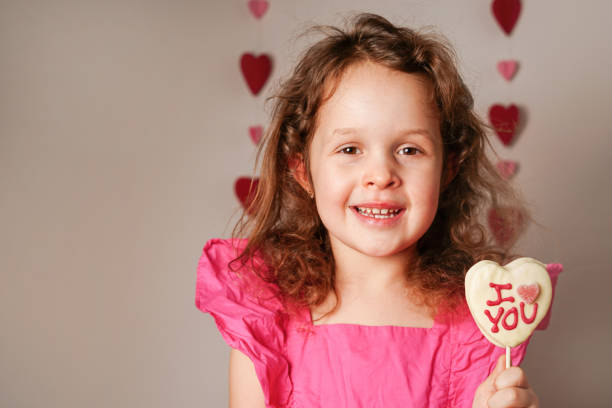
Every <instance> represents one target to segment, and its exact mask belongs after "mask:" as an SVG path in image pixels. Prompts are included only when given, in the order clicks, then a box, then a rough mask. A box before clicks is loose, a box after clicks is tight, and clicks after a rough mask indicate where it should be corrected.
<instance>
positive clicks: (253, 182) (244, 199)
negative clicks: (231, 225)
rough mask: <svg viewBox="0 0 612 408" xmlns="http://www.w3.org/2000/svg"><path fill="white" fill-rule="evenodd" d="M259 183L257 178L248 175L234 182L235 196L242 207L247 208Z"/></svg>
mask: <svg viewBox="0 0 612 408" xmlns="http://www.w3.org/2000/svg"><path fill="white" fill-rule="evenodd" d="M258 185H259V179H258V178H255V179H252V178H250V177H240V178H239V179H238V180H236V182H235V183H234V191H235V193H236V197H238V200H239V201H240V204H242V207H244V209H248V208H249V206H250V205H251V202H252V201H253V198H255V192H256V191H257V186H258Z"/></svg>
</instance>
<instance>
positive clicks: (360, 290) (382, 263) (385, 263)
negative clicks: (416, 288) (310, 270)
mask: <svg viewBox="0 0 612 408" xmlns="http://www.w3.org/2000/svg"><path fill="white" fill-rule="evenodd" d="M332 249H333V252H334V261H335V265H336V269H335V274H336V275H335V287H336V291H337V292H338V293H339V295H340V296H342V297H345V298H346V297H347V296H348V297H354V296H355V297H357V296H358V297H360V298H373V297H378V296H388V295H390V294H405V292H406V288H407V279H406V276H407V275H408V273H409V270H410V265H411V263H412V262H413V261H414V257H415V256H416V253H415V252H416V251H415V248H414V247H412V248H409V249H407V250H405V251H402V252H400V253H397V254H394V255H390V256H369V255H365V254H363V253H361V252H359V251H357V250H355V249H352V248H349V247H347V246H345V245H338V244H337V243H334V242H333V241H332Z"/></svg>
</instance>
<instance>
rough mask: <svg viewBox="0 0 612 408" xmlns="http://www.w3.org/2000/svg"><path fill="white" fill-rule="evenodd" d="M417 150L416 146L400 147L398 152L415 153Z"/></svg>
mask: <svg viewBox="0 0 612 408" xmlns="http://www.w3.org/2000/svg"><path fill="white" fill-rule="evenodd" d="M418 152H419V149H417V148H416V147H402V148H401V149H400V154H405V155H414V154H417V153H418Z"/></svg>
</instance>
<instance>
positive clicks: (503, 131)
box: [489, 104, 519, 146]
mask: <svg viewBox="0 0 612 408" xmlns="http://www.w3.org/2000/svg"><path fill="white" fill-rule="evenodd" d="M489 120H490V121H491V124H492V125H493V128H494V129H495V133H497V136H499V139H500V140H501V141H502V143H503V144H504V145H506V146H508V145H509V144H511V143H512V139H513V138H514V132H515V131H516V126H517V125H518V122H519V110H518V107H517V106H516V105H510V106H508V107H507V108H506V107H505V106H503V105H499V104H495V105H493V106H491V108H490V109H489Z"/></svg>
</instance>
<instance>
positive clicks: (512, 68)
mask: <svg viewBox="0 0 612 408" xmlns="http://www.w3.org/2000/svg"><path fill="white" fill-rule="evenodd" d="M517 69H518V61H515V60H504V61H499V62H498V63H497V70H498V71H499V73H500V74H501V76H503V77H504V78H505V79H506V81H511V80H512V78H514V75H515V74H516V71H517Z"/></svg>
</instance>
